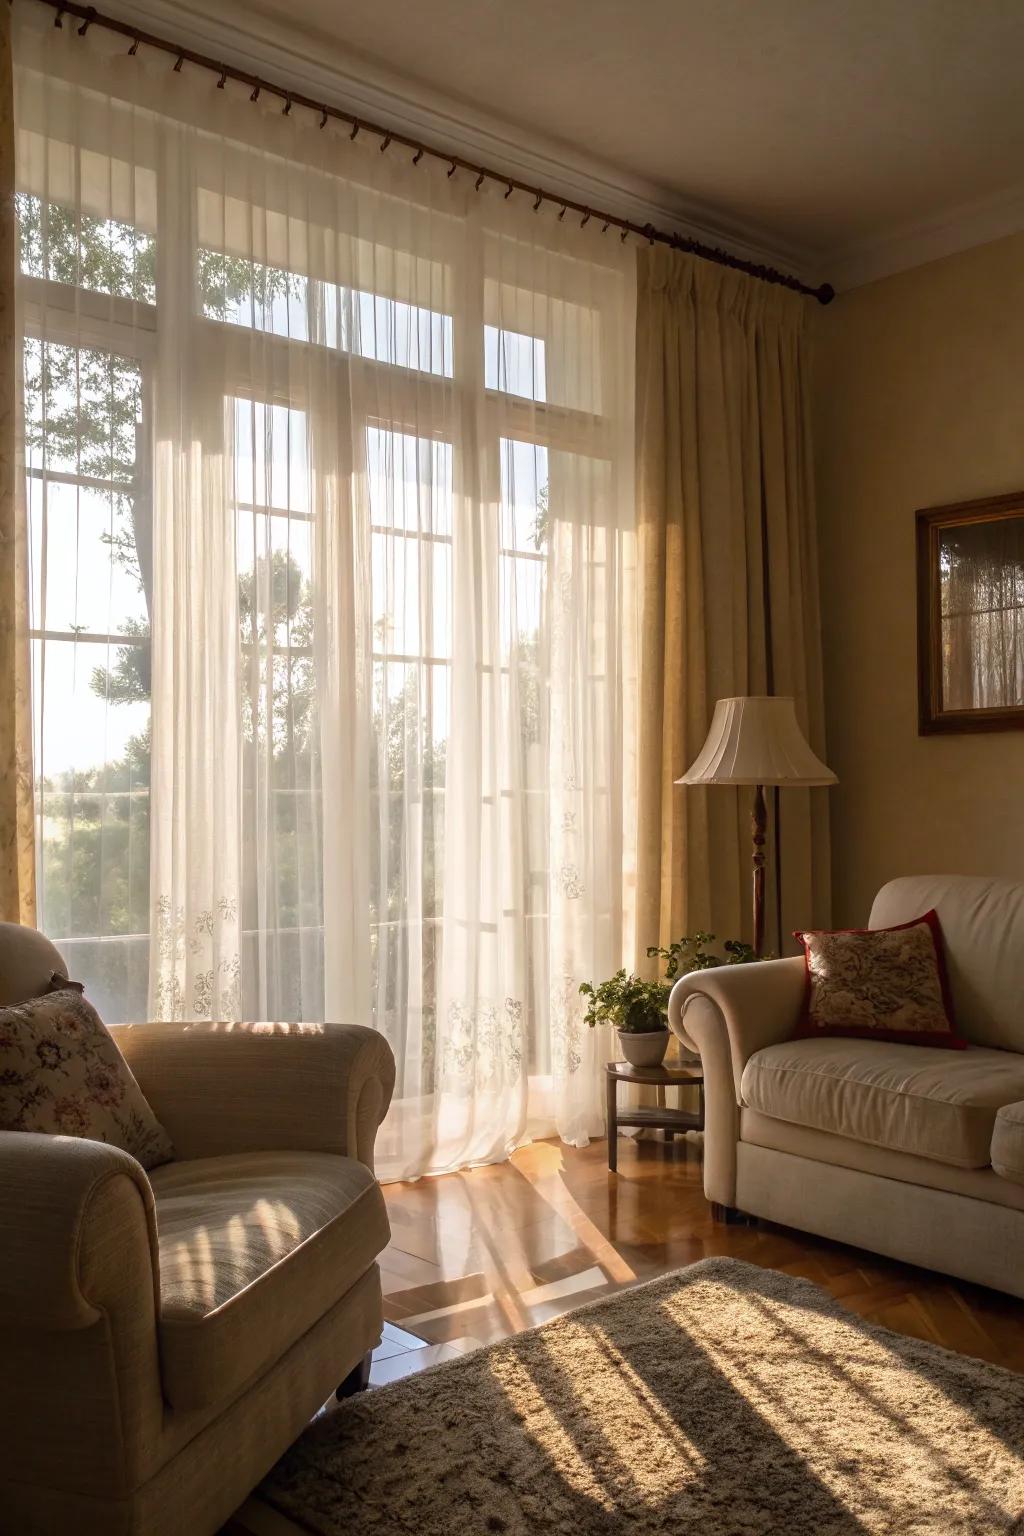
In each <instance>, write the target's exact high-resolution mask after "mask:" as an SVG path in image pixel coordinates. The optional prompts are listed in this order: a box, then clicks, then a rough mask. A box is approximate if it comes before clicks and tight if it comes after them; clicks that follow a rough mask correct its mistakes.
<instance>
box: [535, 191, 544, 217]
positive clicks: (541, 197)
mask: <svg viewBox="0 0 1024 1536" xmlns="http://www.w3.org/2000/svg"><path fill="white" fill-rule="evenodd" d="M543 201H544V194H543V192H538V193H537V199H536V201H535V203H534V205H533V211H534V213H536V212H537V209H538V208H539V207H540V205H541V203H542V202H543Z"/></svg>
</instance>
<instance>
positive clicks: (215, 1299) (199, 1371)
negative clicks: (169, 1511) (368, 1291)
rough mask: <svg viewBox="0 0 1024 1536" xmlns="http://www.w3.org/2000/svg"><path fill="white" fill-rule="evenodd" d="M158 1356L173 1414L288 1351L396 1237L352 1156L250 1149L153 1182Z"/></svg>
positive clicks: (179, 1166)
mask: <svg viewBox="0 0 1024 1536" xmlns="http://www.w3.org/2000/svg"><path fill="white" fill-rule="evenodd" d="M151 1183H152V1186H153V1194H154V1196H155V1198H156V1217H157V1228H158V1233H159V1245H160V1353H161V1369H162V1373H163V1384H164V1394H165V1396H166V1397H167V1399H168V1401H169V1402H170V1403H171V1404H172V1406H174V1407H175V1408H195V1407H202V1406H206V1405H209V1404H212V1403H218V1402H221V1401H224V1400H226V1399H228V1398H230V1397H231V1396H232V1395H234V1394H235V1393H236V1392H237V1391H238V1390H239V1389H240V1388H241V1387H242V1386H243V1385H244V1384H245V1383H246V1382H247V1381H249V1380H250V1379H251V1378H252V1377H254V1376H256V1375H258V1374H259V1373H260V1372H261V1371H262V1370H264V1369H265V1368H266V1367H268V1366H269V1365H270V1364H271V1363H272V1362H273V1361H274V1360H276V1359H278V1358H279V1357H280V1356H281V1355H283V1354H284V1352H285V1350H286V1349H288V1348H289V1347H290V1346H291V1345H292V1344H294V1343H295V1342H296V1340H298V1339H299V1338H300V1337H301V1336H302V1335H303V1334H304V1333H305V1332H306V1331H307V1330H308V1329H309V1328H311V1327H312V1326H313V1325H314V1323H316V1322H318V1321H319V1319H320V1318H321V1317H322V1316H323V1315H324V1314H325V1313H326V1312H327V1311H329V1310H330V1308H331V1307H332V1306H333V1305H334V1303H335V1302H337V1301H338V1300H339V1299H340V1298H341V1297H342V1296H343V1295H344V1294H345V1292H346V1291H347V1290H349V1288H350V1287H351V1286H353V1285H355V1283H356V1281H357V1280H359V1278H360V1277H361V1276H362V1275H363V1274H364V1273H365V1272H366V1270H368V1269H369V1268H370V1266H371V1265H372V1264H373V1262H374V1260H375V1258H376V1257H377V1254H378V1253H380V1251H381V1249H382V1248H384V1247H385V1245H386V1244H387V1242H388V1238H389V1236H390V1232H389V1228H388V1218H387V1211H386V1208H385V1205H384V1198H383V1196H382V1194H381V1192H380V1186H379V1185H378V1184H377V1181H376V1179H375V1178H374V1176H373V1174H372V1173H371V1172H370V1170H369V1169H368V1168H367V1167H366V1166H365V1165H364V1164H363V1163H359V1162H356V1161H355V1159H353V1158H349V1157H336V1156H333V1155H331V1154H329V1153H325V1152H247V1153H240V1154H237V1155H233V1156H228V1157H208V1158H201V1159H197V1160H195V1161H191V1162H178V1163H169V1164H167V1165H166V1166H165V1167H163V1168H159V1169H157V1170H155V1171H154V1173H153V1174H152V1175H151Z"/></svg>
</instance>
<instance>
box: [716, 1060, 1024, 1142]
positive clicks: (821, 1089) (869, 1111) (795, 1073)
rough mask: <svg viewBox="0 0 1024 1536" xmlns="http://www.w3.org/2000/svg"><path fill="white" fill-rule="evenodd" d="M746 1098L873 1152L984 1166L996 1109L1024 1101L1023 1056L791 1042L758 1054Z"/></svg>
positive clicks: (747, 1076) (748, 1073) (744, 1087)
mask: <svg viewBox="0 0 1024 1536" xmlns="http://www.w3.org/2000/svg"><path fill="white" fill-rule="evenodd" d="M740 1092H741V1097H742V1102H743V1104H744V1105H746V1106H748V1107H749V1108H751V1109H756V1110H760V1112H761V1113H762V1114H765V1115H772V1116H774V1117H775V1118H776V1119H778V1120H786V1121H789V1122H790V1123H791V1124H793V1125H805V1126H810V1127H812V1128H813V1129H815V1130H819V1131H831V1132H833V1133H834V1134H835V1135H837V1136H848V1137H849V1138H850V1139H851V1140H852V1141H860V1142H865V1143H867V1144H868V1145H870V1146H876V1147H888V1148H890V1149H891V1150H892V1151H896V1152H909V1153H913V1154H914V1155H915V1156H917V1157H929V1158H933V1159H934V1160H935V1161H936V1162H940V1163H947V1164H950V1165H951V1166H953V1167H957V1168H985V1167H987V1166H988V1164H989V1161H990V1158H991V1150H990V1149H991V1143H992V1132H993V1127H994V1125H995V1121H996V1112H997V1110H999V1109H1000V1108H1001V1107H1002V1106H1003V1105H1004V1104H1012V1103H1014V1102H1015V1101H1017V1100H1020V1099H1024V1056H1022V1055H1017V1054H1016V1053H1015V1052H1011V1051H997V1050H986V1049H983V1048H980V1047H970V1048H968V1049H967V1050H965V1051H956V1052H954V1051H947V1050H942V1049H940V1048H937V1047H931V1046H921V1045H897V1044H892V1043H889V1042H882V1041H875V1040H848V1039H839V1040H837V1039H819V1040H790V1041H786V1042H785V1043H783V1044H780V1045H770V1046H767V1047H766V1048H765V1049H764V1050H761V1051H756V1052H755V1053H754V1055H752V1056H751V1057H750V1060H749V1061H748V1062H747V1064H746V1067H745V1068H744V1071H743V1077H742V1080H741V1084H740Z"/></svg>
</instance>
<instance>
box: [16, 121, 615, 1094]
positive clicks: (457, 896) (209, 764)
mask: <svg viewBox="0 0 1024 1536" xmlns="http://www.w3.org/2000/svg"><path fill="white" fill-rule="evenodd" d="M91 110H92V109H91V107H89V108H87V109H83V117H82V119H81V123H82V134H83V144H81V145H75V144H73V143H70V142H59V141H57V140H54V139H51V140H47V139H46V138H45V135H44V134H42V133H40V134H38V135H36V136H33V135H32V134H31V133H29V134H26V135H25V136H24V143H25V144H26V145H27V146H28V148H27V150H26V151H25V153H24V155H23V158H22V164H21V169H22V185H23V188H24V190H23V191H22V193H21V194H20V195H19V200H18V212H19V219H20V223H21V270H22V279H21V281H22V287H23V300H24V302H23V313H24V316H25V332H26V341H25V350H24V379H25V430H26V473H27V482H26V483H27V503H28V512H29V523H30V531H31V564H32V643H33V664H34V674H33V675H34V688H35V695H34V705H35V745H36V758H35V772H36V804H37V818H38V832H39V837H38V849H39V889H40V898H41V899H40V923H41V926H42V927H43V928H45V929H46V931H47V932H49V933H50V934H51V935H52V936H53V937H54V938H55V939H56V940H57V941H58V942H59V943H60V944H61V945H62V946H63V948H64V950H65V953H66V954H67V957H68V960H69V963H70V965H71V968H72V971H73V973H74V974H75V975H77V976H78V977H80V978H81V979H82V980H84V981H85V982H86V983H87V985H88V987H89V991H90V994H91V995H92V996H93V998H94V999H95V1000H96V1002H97V1004H98V1005H99V1007H100V1009H101V1011H102V1012H103V1013H104V1015H105V1016H106V1017H107V1018H108V1019H110V1020H111V1021H117V1020H119V1019H133V1018H141V1017H144V1016H146V1013H147V1009H153V1010H159V1009H160V1008H164V1007H167V1008H172V1009H173V1010H174V1011H175V1012H176V1013H179V1014H182V1015H184V1016H192V1015H196V1016H200V1017H203V1016H211V1015H216V1014H217V1013H218V1011H221V1012H223V1010H224V1009H225V1007H228V1008H230V1010H231V1011H232V1012H237V1013H240V1014H241V1016H243V1017H253V1016H260V1015H262V1016H269V1017H274V1018H285V1019H294V1018H312V1019H317V1018H322V1017H323V1016H324V1014H325V1012H330V1010H331V1008H332V1007H333V1008H335V1009H344V1010H346V1013H345V1015H344V1016H357V1017H363V1016H364V1015H363V1014H360V1013H357V1011H356V1010H358V1009H365V1010H366V1013H365V1017H366V1018H367V1019H368V1020H372V1021H373V1022H375V1023H376V1024H377V1025H378V1027H380V1028H381V1029H383V1030H384V1031H385V1032H386V1033H387V1035H388V1037H389V1039H390V1040H391V1042H392V1044H393V1046H394V1047H395V1051H396V1055H397V1057H398V1060H399V1094H400V1095H401V1096H403V1097H404V1098H406V1099H408V1100H409V1101H410V1102H411V1101H413V1100H416V1099H417V1097H418V1096H421V1095H424V1094H427V1093H429V1092H431V1091H433V1087H434V1085H435V1082H436V1081H437V1080H438V1077H439V1073H440V1074H441V1075H443V1076H444V1077H445V1080H446V1081H448V1082H454V1083H460V1082H463V1081H464V1080H474V1081H475V1082H476V1084H477V1086H480V1085H481V1084H485V1085H486V1087H487V1089H488V1091H489V1092H497V1086H496V1085H497V1084H498V1083H499V1081H504V1080H506V1079H507V1080H508V1081H514V1080H515V1079H516V1078H517V1075H518V1074H520V1073H523V1072H528V1073H531V1074H533V1073H538V1072H541V1073H547V1072H550V1071H552V1070H554V1069H555V1067H556V1062H555V1056H556V1054H557V1052H559V1051H560V1052H561V1059H562V1061H563V1069H564V1070H570V1071H571V1070H575V1066H574V1065H573V1064H574V1063H575V1064H578V1061H579V1055H580V1053H579V1049H578V1045H573V1044H572V1043H571V1040H570V1035H571V1031H572V1028H573V1027H574V1026H573V1022H572V1020H573V1013H572V998H573V996H574V987H575V985H576V981H577V980H578V979H581V977H582V974H586V975H590V974H591V972H592V971H593V969H594V966H595V965H597V964H598V963H599V962H598V961H597V960H595V959H594V958H593V957H594V956H595V955H597V954H598V953H601V954H603V953H604V952H605V950H607V952H608V963H612V962H614V963H617V962H618V959H619V947H618V946H619V937H618V936H619V935H620V933H621V928H622V913H621V860H620V859H619V858H618V855H617V853H616V841H615V840H616V837H617V836H621V818H620V821H619V830H618V831H616V828H615V820H614V818H615V811H614V806H613V801H614V797H615V796H616V795H617V794H621V788H622V786H621V774H622V769H621V752H622V739H621V717H620V716H619V714H617V710H618V709H619V703H618V700H619V697H620V695H619V691H618V690H619V689H620V678H619V676H618V673H617V671H616V666H617V663H616V662H615V660H614V657H615V656H616V655H617V654H618V652H617V638H616V624H617V623H618V609H617V606H616V605H617V603H618V601H619V599H618V597H617V595H616V594H617V589H616V582H617V581H618V573H617V567H616V563H615V562H616V558H617V557H616V549H617V545H616V534H615V528H616V519H617V517H618V516H619V511H620V508H619V504H618V502H617V500H616V497H617V491H616V482H615V472H614V471H613V462H614V460H615V455H616V454H617V453H618V452H619V446H620V439H619V436H618V435H617V434H619V432H620V429H622V421H620V420H619V419H618V418H616V419H615V420H612V418H611V416H610V414H609V412H610V410H611V402H612V400H613V399H615V398H617V395H616V391H617V390H618V388H619V385H618V383H617V374H616V368H617V366H618V364H619V363H620V362H621V358H619V359H618V362H617V360H616V354H615V349H614V346H613V340H614V336H613V331H612V330H611V329H609V319H608V316H609V314H610V313H611V310H612V308H613V307H614V301H615V296H616V295H617V294H618V288H617V286H616V285H617V282H618V277H617V275H616V272H615V270H614V264H613V266H612V267H611V268H607V269H606V268H603V267H601V266H600V265H599V264H598V265H591V264H589V263H588V262H587V261H585V260H584V261H581V260H579V259H577V257H576V256H573V255H564V254H556V253H555V252H554V250H553V249H548V248H547V247H539V248H537V249H534V247H533V246H532V245H531V244H530V243H529V241H523V240H520V239H519V238H517V237H513V236H511V235H509V234H508V233H507V232H502V230H501V222H502V220H507V210H506V208H505V204H504V202H503V201H502V199H501V197H500V194H499V195H498V196H497V198H496V206H495V213H494V228H487V227H485V224H484V223H483V221H481V219H480V216H479V213H478V210H479V209H480V208H481V207H482V206H483V203H482V201H481V200H480V199H479V198H477V199H476V200H475V201H474V200H473V199H471V200H470V202H469V203H467V204H466V205H465V206H462V205H460V204H459V202H458V199H457V198H455V199H453V200H452V202H451V207H450V208H448V207H447V206H446V208H445V211H443V212H438V211H436V210H434V209H432V208H430V207H428V206H427V204H426V203H424V204H423V205H420V204H418V203H417V202H415V201H414V200H410V197H409V194H408V192H406V191H404V190H403V191H402V192H401V194H399V193H398V192H388V191H386V190H385V191H382V192H381V191H378V190H377V189H375V188H374V187H373V186H372V185H371V173H372V174H373V175H376V174H377V173H378V171H379V168H380V166H381V165H383V164H384V162H383V161H381V160H380V159H379V157H378V159H377V160H376V161H374V162H372V164H370V165H369V166H368V168H367V169H366V170H365V172H364V173H362V174H363V179H362V180H361V181H360V180H359V178H358V177H356V178H355V179H354V180H353V182H352V183H351V184H346V183H344V182H342V181H340V180H339V179H338V178H337V177H336V176H335V175H334V174H333V172H330V171H325V170H324V169H323V168H317V169H315V170H314V169H312V168H311V167H310V166H309V165H303V166H300V167H298V168H293V167H291V166H289V165H288V164H287V163H286V162H284V161H281V162H280V163H279V162H277V161H275V160H274V159H273V157H272V156H269V155H262V156H261V155H259V154H250V152H249V151H248V150H247V149H245V148H244V146H231V145H228V146H227V148H225V146H224V145H223V143H222V142H220V141H216V142H215V141H214V140H212V139H211V140H210V142H209V144H208V145H207V144H206V143H205V142H203V143H198V142H197V143H196V144H193V145H191V146H190V147H188V148H187V149H186V148H183V146H182V143H181V142H179V140H178V139H176V138H175V137H174V135H170V137H169V141H168V142H169V143H171V144H172V148H171V149H167V148H166V146H165V148H164V149H163V150H161V148H160V137H159V135H160V131H161V130H160V124H159V122H158V120H156V119H154V118H153V117H152V115H151V114H148V113H147V112H146V111H143V112H141V113H138V112H137V113H136V114H135V115H134V116H130V115H129V116H130V124H131V132H119V133H118V135H117V136H116V140H117V145H118V148H117V150H116V151H112V150H111V146H110V143H107V146H106V151H105V153H104V148H103V146H104V136H105V135H106V134H107V131H108V127H109V125H108V124H106V123H105V121H104V120H103V119H102V116H101V117H98V118H93V117H90V116H89V113H90V112H91ZM128 122H129V117H126V119H125V123H126V124H128ZM175 133H179V130H178V129H175ZM90 135H91V136H92V138H91V139H90ZM320 142H323V141H320ZM122 143H132V144H134V145H135V147H136V150H137V154H138V163H137V164H130V163H129V161H128V160H125V159H120V158H117V156H118V155H120V154H122V153H123V151H122V149H121V147H120V146H121V145H122ZM218 157H221V158H220V160H218ZM184 166H188V168H189V174H188V175H185V174H184V172H183V167H184ZM232 177H233V178H234V179H235V182H236V183H237V186H238V188H239V190H238V192H237V195H236V194H235V192H234V191H232V192H231V193H230V194H228V193H225V191H224V185H225V184H227V185H233V183H232V182H231V178H232ZM54 189H56V191H55V190H54ZM441 193H442V195H444V196H448V189H447V183H446V182H444V181H443V178H442V186H441ZM65 199H66V200H65ZM261 199H265V200H263V201H261ZM115 213H116V216H112V215H113V214H115ZM470 218H473V219H476V220H477V223H476V224H475V225H474V226H473V227H472V228H471V227H470V222H469V220H470ZM528 227H529V230H530V231H531V236H532V231H533V230H534V229H536V228H537V227H539V226H537V225H535V224H531V225H529V226H528ZM599 249H604V250H607V249H608V247H604V248H599ZM623 420H624V418H623ZM626 440H627V439H626V437H623V438H622V441H626ZM225 679H227V680H225ZM218 774H219V775H220V776H221V777H220V778H219V779H218ZM453 786H455V788H454V789H453ZM205 800H209V801H210V802H211V804H212V802H213V801H216V809H215V810H213V809H211V811H210V814H209V816H208V817H207V818H206V819H205V820H204V802H205ZM595 811H596V815H597V817H600V816H602V815H605V814H607V815H608V818H609V825H608V827H607V828H602V827H601V826H600V825H598V823H597V822H596V821H595ZM588 849H590V850H593V849H596V850H598V857H599V859H600V860H602V861H604V863H605V864H606V865H607V868H604V867H603V866H602V868H601V869H600V870H598V871H596V872H595V869H594V868H592V867H590V865H592V863H593V858H592V854H591V853H590V852H588ZM463 860H464V862H463ZM588 860H590V864H588ZM228 865H230V866H231V869H232V871H233V873H232V875H231V877H230V878H229V879H228V880H227V881H226V882H222V885H223V888H222V887H221V886H220V885H218V884H217V882H218V880H222V873H223V869H224V867H226V866H228ZM214 868H216V869H217V870H218V871H219V873H216V874H213V875H211V873H210V870H211V869H214ZM453 870H455V871H456V873H455V874H453ZM459 880H461V881H462V884H461V885H458V883H457V882H458V881H459ZM453 881H455V882H456V884H455V885H454V886H453ZM572 903H577V904H578V908H577V907H573V906H572V905H571V904H572ZM567 904H568V905H567ZM584 905H586V914H585V920H582V919H580V918H579V916H578V911H582V910H583V907H584ZM556 906H557V907H558V912H557V913H556V912H555V911H554V908H555V907H556ZM453 912H454V916H453ZM446 933H447V934H448V938H447V939H446V938H445V935H446ZM453 935H454V938H453V937H452V936H453ZM446 945H449V946H451V947H450V948H449V950H448V953H447V957H445V954H444V953H443V952H444V951H445V948H446ZM602 945H603V946H604V948H603V949H602V948H601V946H602ZM232 946H234V952H233V951H232ZM556 951H557V952H556ZM577 952H578V953H579V954H582V955H584V957H585V958H583V959H578V958H577ZM453 955H454V957H455V958H454V960H453ZM600 963H601V964H604V963H605V962H604V961H601V962H600ZM445 964H447V967H448V971H447V982H445V981H444V977H443V970H444V966H445ZM453 966H454V968H455V969H454V972H453ZM156 967H162V968H163V971H164V972H167V973H169V974H170V975H171V981H170V983H169V984H167V983H166V976H165V977H164V979H163V980H161V982H160V984H159V986H158V987H157V988H156V989H155V990H154V981H153V978H154V969H155V968H156ZM332 967H333V970H332ZM459 967H461V968H462V969H461V970H459ZM577 967H579V968H580V969H581V975H580V976H579V977H577V976H576V968H577ZM583 967H585V969H582V968H583ZM346 968H347V971H346ZM356 970H364V971H365V975H364V976H362V978H361V979H357V980H356V981H354V982H353V983H352V985H351V987H349V985H348V974H347V972H354V971H356ZM453 974H454V980H453ZM332 975H333V980H332ZM225 977H235V978H236V979H237V981H238V989H237V994H236V995H233V994H231V993H230V992H229V991H228V990H227V989H226V986H225V985H222V982H223V979H224V978H225ZM339 977H340V978H341V980H340V981H339ZM445 986H447V994H446V995H447V1003H446V1005H445V1006H446V1007H447V1009H448V1011H449V1016H448V1017H447V1018H446V1019H442V1018H441V1017H440V1009H441V1007H442V992H443V991H444V988H445ZM154 997H155V998H156V999H157V1001H156V1002H154V1001H153V999H154ZM339 997H340V998H341V999H342V1001H341V1002H340V1003H339V1002H338V1001H337V999H338V998H339ZM225 998H230V999H231V1000H230V1001H229V1002H228V1003H227V1004H225ZM332 999H333V1000H334V1001H332ZM553 1019H554V1023H553V1022H552V1020H553ZM567 1042H568V1043H567ZM565 1062H569V1067H568V1068H564V1063H565ZM442 1068H443V1072H442ZM474 1075H475V1076H474Z"/></svg>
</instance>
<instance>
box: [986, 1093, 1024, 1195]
mask: <svg viewBox="0 0 1024 1536" xmlns="http://www.w3.org/2000/svg"><path fill="white" fill-rule="evenodd" d="M992 1167H993V1168H994V1169H995V1171H996V1173H998V1174H1000V1175H1001V1176H1002V1177H1003V1178H1004V1179H1012V1180H1013V1182H1014V1183H1015V1184H1024V1102H1022V1103H1019V1104H1004V1105H1003V1107H1002V1108H1001V1109H1000V1111H999V1113H998V1114H997V1115H996V1123H995V1128H994V1129H993V1131H992Z"/></svg>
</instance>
